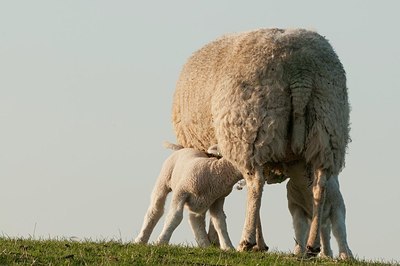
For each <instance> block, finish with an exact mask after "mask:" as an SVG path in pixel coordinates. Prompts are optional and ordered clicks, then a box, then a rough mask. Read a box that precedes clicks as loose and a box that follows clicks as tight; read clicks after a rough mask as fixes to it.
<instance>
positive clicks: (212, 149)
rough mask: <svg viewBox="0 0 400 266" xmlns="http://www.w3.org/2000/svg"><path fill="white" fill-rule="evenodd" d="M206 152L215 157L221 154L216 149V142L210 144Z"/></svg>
mask: <svg viewBox="0 0 400 266" xmlns="http://www.w3.org/2000/svg"><path fill="white" fill-rule="evenodd" d="M207 153H208V154H210V155H213V156H216V157H221V154H220V153H219V151H218V144H214V145H212V146H210V147H209V148H208V150H207Z"/></svg>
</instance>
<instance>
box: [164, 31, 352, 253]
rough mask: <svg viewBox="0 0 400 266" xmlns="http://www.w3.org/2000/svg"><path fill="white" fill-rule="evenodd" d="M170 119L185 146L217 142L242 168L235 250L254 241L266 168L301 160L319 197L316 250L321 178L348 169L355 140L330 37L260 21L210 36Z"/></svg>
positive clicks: (188, 70)
mask: <svg viewBox="0 0 400 266" xmlns="http://www.w3.org/2000/svg"><path fill="white" fill-rule="evenodd" d="M172 120H173V125H174V129H175V133H176V136H177V139H178V141H179V143H180V144H182V145H183V146H184V147H193V148H195V149H198V150H205V149H207V147H209V146H210V145H212V144H214V143H218V147H219V149H220V150H221V153H222V154H223V155H224V157H225V158H226V159H228V160H229V161H230V162H231V163H232V164H234V165H235V167H237V168H238V169H239V170H240V171H241V172H242V174H243V176H244V178H245V180H246V183H247V185H248V193H247V207H246V208H247V209H246V217H245V224H244V227H243V232H242V237H241V241H240V244H239V247H238V249H239V250H247V249H250V248H252V247H253V246H254V245H256V232H257V223H259V222H260V205H261V196H262V191H263V186H264V182H265V178H264V176H265V174H266V175H268V171H267V170H266V169H271V165H274V164H275V163H282V162H283V163H288V162H291V161H298V160H303V161H305V162H306V164H307V167H308V168H310V169H311V170H312V172H313V198H314V201H313V214H312V222H311V228H310V233H309V236H308V240H307V252H308V253H309V254H310V255H315V254H317V253H318V252H319V250H320V247H319V241H318V240H319V237H320V218H321V213H322V208H323V204H324V198H325V183H326V181H327V179H329V177H331V176H335V175H338V174H339V172H340V171H341V169H342V168H343V166H344V160H345V151H346V147H347V143H348V140H349V104H348V98H347V88H346V76H345V71H344V69H343V66H342V64H341V62H340V61H339V59H338V57H337V55H336V54H335V52H334V51H333V48H332V47H331V45H330V44H329V43H328V41H327V40H326V39H325V38H324V37H322V36H321V35H319V34H318V33H316V32H313V31H308V30H304V29H293V30H283V29H260V30H254V31H249V32H244V33H239V34H233V35H227V36H224V37H222V38H220V39H217V40H215V41H213V42H211V43H209V44H207V45H206V46H204V47H203V48H201V49H200V50H198V51H197V52H195V53H194V54H193V55H192V56H191V57H190V58H189V60H188V62H187V63H186V64H185V65H184V67H183V69H182V72H181V75H180V77H179V80H178V82H177V86H176V90H175V94H174V100H173V109H172ZM264 171H266V173H265V174H264Z"/></svg>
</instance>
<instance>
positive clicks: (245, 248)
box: [237, 241, 256, 251]
mask: <svg viewBox="0 0 400 266" xmlns="http://www.w3.org/2000/svg"><path fill="white" fill-rule="evenodd" d="M254 246H256V243H250V242H248V241H242V242H240V244H239V246H238V248H237V250H238V251H249V250H252V249H253V247H254Z"/></svg>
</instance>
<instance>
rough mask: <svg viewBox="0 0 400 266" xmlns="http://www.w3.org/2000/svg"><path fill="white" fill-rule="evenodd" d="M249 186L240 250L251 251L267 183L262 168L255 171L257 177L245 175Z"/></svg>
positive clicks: (254, 242) (254, 241)
mask: <svg viewBox="0 0 400 266" xmlns="http://www.w3.org/2000/svg"><path fill="white" fill-rule="evenodd" d="M244 176H245V179H246V184H247V208H246V218H245V223H244V227H243V233H242V238H241V241H240V243H239V247H238V250H239V251H245V250H251V249H252V248H253V247H254V246H255V245H256V231H257V222H258V220H259V217H260V207H261V196H262V192H263V187H264V183H265V178H264V174H263V169H262V167H260V166H258V167H257V168H256V169H255V175H249V174H247V175H244Z"/></svg>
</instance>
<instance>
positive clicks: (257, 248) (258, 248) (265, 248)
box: [252, 244, 269, 252]
mask: <svg viewBox="0 0 400 266" xmlns="http://www.w3.org/2000/svg"><path fill="white" fill-rule="evenodd" d="M268 249H269V247H268V246H267V245H265V244H263V245H261V246H259V245H255V246H254V247H253V248H252V250H253V251H256V252H267V251H268Z"/></svg>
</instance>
